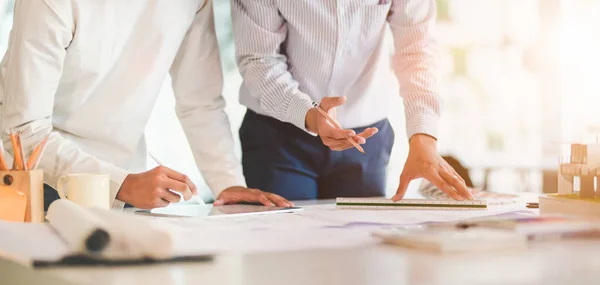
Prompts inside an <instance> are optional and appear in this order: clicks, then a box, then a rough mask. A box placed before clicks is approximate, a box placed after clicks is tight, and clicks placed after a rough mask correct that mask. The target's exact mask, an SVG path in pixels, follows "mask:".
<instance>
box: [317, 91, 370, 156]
mask: <svg viewBox="0 0 600 285" xmlns="http://www.w3.org/2000/svg"><path fill="white" fill-rule="evenodd" d="M313 107H315V109H317V111H319V113H321V115H323V117H325V119H326V120H327V121H329V122H330V123H331V124H332V125H333V126H334V127H336V128H337V129H338V130H342V129H343V128H342V126H340V125H339V124H338V123H337V122H336V121H335V120H334V119H332V118H331V117H329V115H328V114H327V112H325V110H323V109H322V108H321V107H320V106H319V104H317V102H313ZM346 139H347V140H348V141H349V142H350V143H351V144H352V145H353V146H354V147H355V148H356V149H358V151H360V152H361V153H362V154H365V150H364V149H363V148H362V147H361V146H360V145H359V144H358V143H357V142H356V141H354V139H352V138H351V137H346Z"/></svg>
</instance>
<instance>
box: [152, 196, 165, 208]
mask: <svg viewBox="0 0 600 285" xmlns="http://www.w3.org/2000/svg"><path fill="white" fill-rule="evenodd" d="M153 205H154V208H164V207H166V206H169V202H168V201H165V200H163V199H162V198H156V200H155V201H154V203H153Z"/></svg>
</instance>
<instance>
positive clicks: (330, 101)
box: [319, 96, 346, 112]
mask: <svg viewBox="0 0 600 285" xmlns="http://www.w3.org/2000/svg"><path fill="white" fill-rule="evenodd" d="M344 103H346V97H345V96H342V97H325V98H323V100H321V103H320V104H319V106H320V107H321V109H323V110H324V111H325V112H327V111H329V109H331V108H335V107H338V106H341V105H343V104H344Z"/></svg>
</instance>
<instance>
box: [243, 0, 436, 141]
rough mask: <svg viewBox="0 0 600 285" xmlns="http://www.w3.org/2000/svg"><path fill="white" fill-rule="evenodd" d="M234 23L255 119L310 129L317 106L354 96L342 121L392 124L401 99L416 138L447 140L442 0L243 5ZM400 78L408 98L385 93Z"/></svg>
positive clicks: (271, 0) (282, 0)
mask: <svg viewBox="0 0 600 285" xmlns="http://www.w3.org/2000/svg"><path fill="white" fill-rule="evenodd" d="M232 14H233V15H232V16H233V21H234V37H235V40H236V48H237V62H238V66H239V69H240V72H241V74H242V77H243V79H244V82H243V85H242V87H241V90H240V102H241V103H242V104H244V105H246V106H247V107H248V108H250V109H252V110H253V111H255V112H257V113H260V114H263V115H268V116H272V117H274V118H277V119H279V120H281V121H284V122H289V123H293V124H294V125H296V126H297V127H299V128H302V129H305V116H306V112H307V111H308V110H309V109H310V108H311V107H312V106H311V102H312V101H316V102H319V101H320V100H321V99H322V98H323V97H327V96H346V97H347V99H348V100H347V101H346V103H345V104H344V105H343V106H342V107H340V108H339V109H338V111H337V117H338V121H339V122H340V124H341V125H342V126H343V127H345V128H355V127H363V126H369V125H371V124H373V123H375V122H377V121H379V120H382V119H384V118H386V117H387V114H388V113H387V112H388V108H392V110H393V108H397V107H395V106H389V105H390V104H389V103H390V98H392V97H391V96H398V93H399V94H400V96H402V98H403V99H404V106H405V113H406V128H407V134H408V137H409V138H410V137H411V136H412V135H414V134H417V133H424V134H428V135H431V136H433V137H436V136H437V123H438V120H439V116H440V108H441V101H440V98H439V96H438V90H437V88H438V82H437V75H436V72H437V70H436V61H437V47H436V42H435V40H434V37H433V27H434V22H435V15H436V7H435V0H319V1H315V0H293V1H291V0H289V1H288V0H233V5H232ZM388 24H389V27H390V28H391V32H392V35H393V39H394V47H395V53H394V56H393V58H392V63H390V57H389V54H390V52H389V51H388V50H387V49H386V48H387V47H386V45H384V44H383V42H384V41H383V40H384V35H385V31H386V27H387V25H388ZM392 69H393V70H394V71H395V75H396V77H397V80H398V81H399V84H400V90H399V91H398V90H391V89H389V88H385V87H384V86H385V85H387V84H385V83H386V82H389V80H394V78H393V77H394V72H392ZM398 107H399V106H398Z"/></svg>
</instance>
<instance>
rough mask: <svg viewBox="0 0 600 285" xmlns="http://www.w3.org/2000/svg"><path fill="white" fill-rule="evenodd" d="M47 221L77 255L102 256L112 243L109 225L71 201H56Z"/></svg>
mask: <svg viewBox="0 0 600 285" xmlns="http://www.w3.org/2000/svg"><path fill="white" fill-rule="evenodd" d="M46 219H47V220H48V221H49V222H50V226H52V228H54V230H56V232H57V233H58V234H59V235H60V236H61V237H62V238H63V239H64V240H65V241H66V242H67V243H68V245H69V246H70V247H71V249H73V250H74V251H75V252H77V253H88V254H95V255H97V254H101V252H102V251H103V250H104V249H105V248H107V247H108V246H109V244H110V243H111V235H110V234H109V232H110V231H109V230H108V227H107V224H106V223H105V222H104V221H102V220H101V219H99V218H98V217H97V216H95V215H94V214H92V213H91V212H90V211H89V210H87V209H85V208H82V207H81V206H79V205H77V204H75V203H73V202H71V201H69V200H66V199H59V200H56V201H54V202H53V203H52V204H51V205H50V208H48V213H47V214H46Z"/></svg>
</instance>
